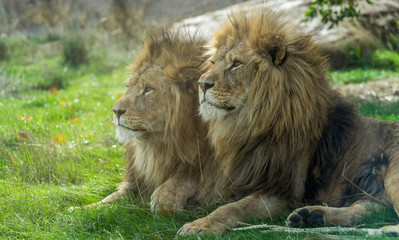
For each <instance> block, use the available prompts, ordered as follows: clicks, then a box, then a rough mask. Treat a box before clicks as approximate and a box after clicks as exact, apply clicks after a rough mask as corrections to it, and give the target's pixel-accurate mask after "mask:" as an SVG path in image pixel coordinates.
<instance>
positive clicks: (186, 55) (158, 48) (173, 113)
mask: <svg viewBox="0 0 399 240" xmlns="http://www.w3.org/2000/svg"><path fill="white" fill-rule="evenodd" d="M204 43H205V42H204V40H203V39H201V38H200V37H198V36H189V35H188V34H186V33H184V32H182V31H178V30H171V29H166V30H165V29H155V30H154V29H153V30H149V31H148V32H147V39H146V40H145V41H144V48H143V50H142V52H141V53H140V54H139V55H138V57H137V58H136V60H135V62H134V64H132V65H131V66H130V67H129V68H130V71H131V72H135V71H136V70H138V69H139V68H142V67H143V66H144V67H145V66H150V65H152V64H157V65H159V66H161V68H162V69H163V74H164V75H165V76H166V77H167V81H168V89H167V98H166V99H163V100H162V101H167V103H168V104H167V105H168V108H167V109H165V120H164V121H165V128H164V129H163V135H162V136H161V137H150V138H149V139H147V140H146V141H144V142H141V141H140V140H137V139H132V140H131V141H129V142H128V143H127V145H126V161H127V164H126V170H125V173H124V181H123V183H122V185H121V187H123V188H127V189H129V188H132V189H133V188H137V186H135V185H136V184H133V183H137V184H138V187H139V191H140V192H142V191H143V190H144V191H145V195H146V196H147V197H148V195H149V194H151V193H152V192H153V191H154V189H155V188H156V187H158V186H159V185H160V184H162V183H163V182H165V181H166V180H167V179H168V178H169V177H172V176H173V175H174V174H176V173H177V172H179V173H180V174H181V173H184V174H186V175H187V176H190V175H198V174H199V173H200V172H201V169H200V168H201V162H200V161H203V160H204V159H205V158H206V156H205V155H206V154H205V153H206V152H208V151H207V150H206V149H207V148H208V147H207V146H208V145H207V143H206V142H207V141H206V140H205V138H206V132H207V127H206V126H205V125H204V124H203V123H202V121H201V120H200V118H199V116H198V113H197V109H198V97H197V94H198V84H197V81H198V78H199V77H200V76H201V74H202V71H201V70H200V69H201V68H200V66H201V64H203V62H204V60H205V59H204V56H203V52H204V47H203V45H204ZM132 107H134V106H132ZM154 107H155V108H156V106H154ZM126 184H128V185H131V186H126Z"/></svg>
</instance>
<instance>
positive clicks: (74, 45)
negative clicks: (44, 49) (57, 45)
mask: <svg viewBox="0 0 399 240" xmlns="http://www.w3.org/2000/svg"><path fill="white" fill-rule="evenodd" d="M63 53H64V62H65V63H66V64H68V65H70V66H73V67H76V66H79V65H82V64H85V63H87V50H86V46H85V42H84V40H83V39H82V38H72V39H68V40H66V41H65V42H64V52H63Z"/></svg>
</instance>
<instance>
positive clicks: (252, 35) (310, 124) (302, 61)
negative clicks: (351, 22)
mask: <svg viewBox="0 0 399 240" xmlns="http://www.w3.org/2000/svg"><path fill="white" fill-rule="evenodd" d="M237 42H243V43H245V44H246V45H247V46H248V47H249V49H250V51H251V52H250V58H251V61H252V62H254V63H255V66H257V69H256V70H255V71H256V72H255V74H254V76H252V83H251V85H250V86H248V87H249V88H250V90H249V95H248V99H247V104H246V105H245V106H244V107H243V109H242V110H241V112H239V113H238V114H237V115H235V116H234V120H232V121H226V120H224V121H219V120H218V119H216V120H211V121H210V130H209V136H210V138H211V140H212V143H213V145H214V146H215V150H216V155H217V156H223V157H221V159H223V160H222V161H223V162H222V163H221V164H222V167H223V168H225V170H226V171H227V173H228V175H229V176H228V179H230V180H227V182H225V186H224V187H225V188H226V187H227V188H228V189H229V190H228V191H230V192H238V193H237V194H245V193H247V192H251V191H254V190H255V191H264V192H270V193H276V194H282V195H284V196H286V197H288V195H291V194H292V192H293V191H292V187H293V185H294V182H293V181H295V178H293V173H294V171H295V170H294V168H295V167H296V165H295V164H293V162H295V158H296V157H297V156H296V155H297V153H301V152H302V151H304V150H306V151H307V150H308V149H309V146H308V145H309V144H316V142H317V141H318V139H319V138H320V137H321V135H322V131H323V128H324V126H325V124H326V122H327V116H328V113H329V111H330V109H331V106H332V103H331V102H330V100H331V98H332V96H333V93H332V91H331V90H330V87H329V85H328V79H326V78H325V74H326V71H327V70H328V66H329V63H328V59H327V58H326V57H324V56H322V55H321V53H320V50H319V47H318V45H317V44H316V43H315V42H314V41H313V40H312V37H311V36H310V35H308V34H305V33H303V32H300V31H299V30H297V29H296V28H295V26H292V25H291V24H287V23H286V21H284V20H283V19H282V18H281V17H280V16H279V14H278V13H275V12H272V11H270V10H265V9H263V10H260V11H255V12H252V13H251V14H250V15H249V16H248V14H247V13H243V12H239V13H235V14H233V15H232V16H231V17H230V19H229V21H228V22H226V23H225V24H224V26H223V27H222V29H221V30H220V31H219V32H217V33H216V34H215V38H214V41H213V42H212V43H211V46H212V49H211V50H210V51H209V52H208V53H211V54H212V53H216V52H217V51H218V50H219V49H220V48H222V47H224V48H227V49H230V48H231V47H232V46H233V45H234V44H236V43H237ZM279 54H280V55H281V56H279ZM207 66H209V65H207ZM248 153H251V154H252V155H253V156H248ZM311 154H312V153H309V155H311ZM221 174H222V175H224V173H221ZM220 178H222V179H223V178H226V177H225V176H224V177H223V176H220Z"/></svg>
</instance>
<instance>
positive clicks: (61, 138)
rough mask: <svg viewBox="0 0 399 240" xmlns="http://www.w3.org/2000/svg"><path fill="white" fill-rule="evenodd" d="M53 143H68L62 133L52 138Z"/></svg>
mask: <svg viewBox="0 0 399 240" xmlns="http://www.w3.org/2000/svg"><path fill="white" fill-rule="evenodd" d="M51 141H52V142H53V143H62V144H63V143H66V138H65V136H64V134H63V133H61V134H60V135H59V136H55V137H52V138H51Z"/></svg>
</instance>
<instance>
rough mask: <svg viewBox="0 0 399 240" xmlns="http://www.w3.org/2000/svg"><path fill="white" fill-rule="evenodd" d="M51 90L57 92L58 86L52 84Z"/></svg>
mask: <svg viewBox="0 0 399 240" xmlns="http://www.w3.org/2000/svg"><path fill="white" fill-rule="evenodd" d="M49 92H50V93H55V92H57V87H56V86H51V88H50V90H49Z"/></svg>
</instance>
